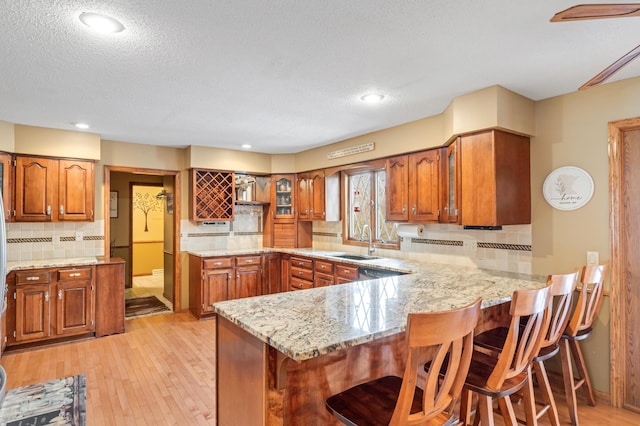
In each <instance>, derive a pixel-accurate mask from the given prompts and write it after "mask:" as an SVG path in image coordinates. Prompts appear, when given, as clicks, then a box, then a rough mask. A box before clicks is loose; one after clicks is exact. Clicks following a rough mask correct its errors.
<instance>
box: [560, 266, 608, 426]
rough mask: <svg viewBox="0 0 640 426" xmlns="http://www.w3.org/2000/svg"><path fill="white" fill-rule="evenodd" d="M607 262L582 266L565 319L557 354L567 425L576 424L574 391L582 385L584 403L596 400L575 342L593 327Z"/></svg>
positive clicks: (600, 300) (592, 402)
mask: <svg viewBox="0 0 640 426" xmlns="http://www.w3.org/2000/svg"><path fill="white" fill-rule="evenodd" d="M607 269H608V265H607V264H605V265H597V266H585V267H584V268H582V276H581V278H580V284H581V287H580V289H579V290H580V293H579V295H578V300H577V302H576V306H575V309H574V311H573V314H572V315H571V319H570V320H569V325H567V328H566V329H565V331H564V334H563V335H562V338H561V339H560V356H561V358H562V377H563V379H564V389H565V395H566V398H567V406H568V407H569V417H570V419H571V424H573V425H577V424H578V403H577V400H576V390H577V389H578V388H580V387H581V386H582V385H584V386H585V394H586V397H587V403H588V404H589V405H591V406H592V407H595V405H596V400H595V398H594V397H593V389H592V388H591V381H590V380H589V373H588V372H587V366H586V365H585V363H584V358H583V356H582V351H581V350H580V345H579V344H578V341H580V340H584V339H586V338H587V337H589V335H590V334H591V331H592V330H593V327H592V326H593V321H594V320H595V319H596V317H597V316H598V312H599V311H600V306H601V305H602V295H603V290H604V280H605V276H606V274H607ZM572 358H573V362H574V363H575V365H576V371H577V372H578V376H579V380H576V379H575V377H574V375H573V367H572V366H571V364H572V363H571V359H572Z"/></svg>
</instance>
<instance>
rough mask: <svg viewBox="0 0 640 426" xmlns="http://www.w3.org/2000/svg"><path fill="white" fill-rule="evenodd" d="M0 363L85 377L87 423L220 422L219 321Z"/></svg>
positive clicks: (141, 321) (186, 320)
mask: <svg viewBox="0 0 640 426" xmlns="http://www.w3.org/2000/svg"><path fill="white" fill-rule="evenodd" d="M1 364H2V365H3V366H4V368H5V369H6V371H7V376H8V378H7V379H8V385H7V387H8V389H11V388H15V387H18V386H25V385H28V384H32V383H39V382H44V381H47V380H52V379H55V378H59V377H66V376H71V375H75V374H85V375H86V376H87V418H88V422H87V424H89V425H212V424H215V400H216V398H215V320H205V321H200V322H198V321H196V320H195V319H194V318H193V317H192V316H191V315H190V314H187V313H180V314H167V315H157V316H151V317H143V318H138V319H133V320H128V321H127V322H126V333H124V334H119V335H114V336H107V337H102V338H99V339H91V340H86V341H83V342H77V343H69V344H64V345H60V346H55V347H49V348H46V349H37V350H31V351H27V352H22V353H13V354H12V353H8V354H5V355H3V356H2V360H1ZM556 398H557V401H558V405H559V412H560V421H561V423H562V424H563V425H568V424H569V416H568V413H567V410H566V407H565V406H564V405H563V404H564V400H563V399H562V397H561V395H560V394H556ZM578 411H579V414H578V415H579V418H580V424H581V425H582V426H592V425H593V426H596V425H597V426H599V425H616V426H618V425H620V426H627V425H628V426H631V425H640V414H636V413H632V412H630V411H627V410H622V409H614V408H611V407H610V406H608V405H606V404H603V403H600V404H598V406H597V407H596V408H593V407H589V406H587V405H586V404H585V403H584V402H581V403H580V405H579V408H578ZM496 424H502V422H501V420H499V419H497V421H496ZM540 424H541V425H548V424H549V421H548V420H547V418H546V417H545V418H543V419H542V421H541V422H540Z"/></svg>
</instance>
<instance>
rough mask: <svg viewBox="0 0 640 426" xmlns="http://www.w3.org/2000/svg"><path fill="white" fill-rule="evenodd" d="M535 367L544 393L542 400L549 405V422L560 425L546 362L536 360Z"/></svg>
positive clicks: (556, 425)
mask: <svg viewBox="0 0 640 426" xmlns="http://www.w3.org/2000/svg"><path fill="white" fill-rule="evenodd" d="M533 369H534V371H535V373H536V378H537V379H538V385H539V386H540V391H541V393H542V400H543V401H544V403H545V404H547V406H548V407H549V408H548V409H547V416H549V422H551V425H552V426H559V425H560V418H559V417H558V407H557V406H556V400H555V398H554V397H553V391H552V390H551V385H550V384H549V377H548V376H547V370H546V368H545V366H544V362H543V361H539V362H534V363H533Z"/></svg>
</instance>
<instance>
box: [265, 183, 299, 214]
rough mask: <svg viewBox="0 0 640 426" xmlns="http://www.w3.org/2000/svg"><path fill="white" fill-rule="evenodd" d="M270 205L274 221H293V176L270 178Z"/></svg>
mask: <svg viewBox="0 0 640 426" xmlns="http://www.w3.org/2000/svg"><path fill="white" fill-rule="evenodd" d="M272 184H273V185H272V188H273V189H272V195H271V197H272V198H271V205H272V206H275V207H274V210H273V217H274V219H276V220H278V219H293V218H294V217H295V216H294V213H295V209H294V206H295V201H296V200H295V191H294V175H274V176H273V177H272Z"/></svg>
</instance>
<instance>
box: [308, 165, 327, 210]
mask: <svg viewBox="0 0 640 426" xmlns="http://www.w3.org/2000/svg"><path fill="white" fill-rule="evenodd" d="M309 188H310V189H311V197H310V198H311V220H325V217H326V214H325V189H324V171H323V170H318V171H315V172H310V173H309Z"/></svg>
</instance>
